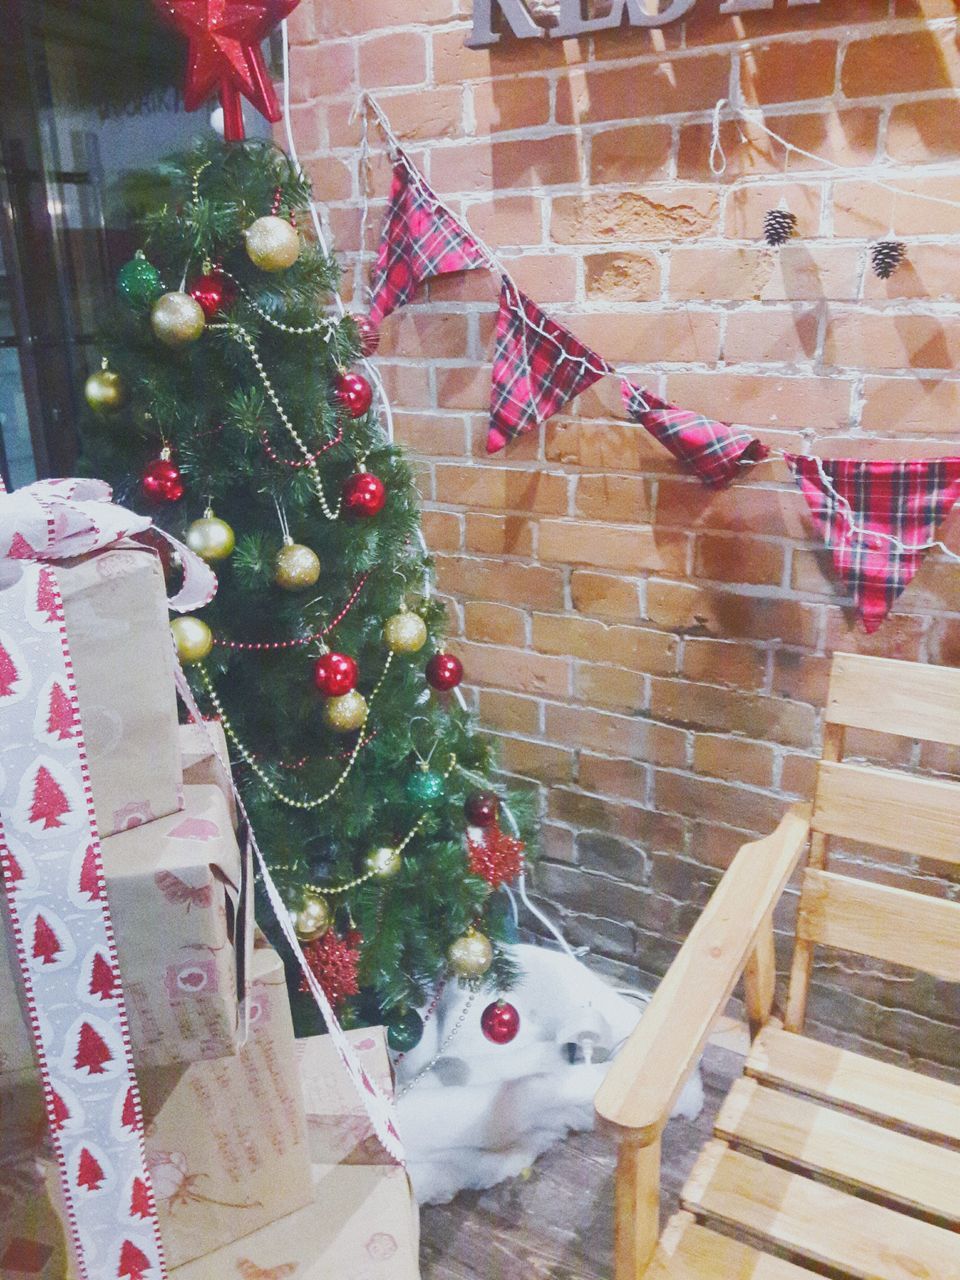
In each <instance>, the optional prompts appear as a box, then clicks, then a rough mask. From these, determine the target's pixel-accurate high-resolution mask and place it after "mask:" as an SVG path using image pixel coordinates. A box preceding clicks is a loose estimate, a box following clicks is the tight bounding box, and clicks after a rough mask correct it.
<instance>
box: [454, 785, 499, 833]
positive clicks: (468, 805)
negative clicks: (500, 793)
mask: <svg viewBox="0 0 960 1280" xmlns="http://www.w3.org/2000/svg"><path fill="white" fill-rule="evenodd" d="M463 811H464V813H465V814H466V815H467V821H468V822H469V823H470V825H471V827H489V826H492V825H493V823H494V822H496V820H497V815H498V814H499V812H500V801H499V800H498V799H497V797H496V796H495V795H494V793H493V792H492V791H471V792H470V794H469V795H468V796H467V799H466V801H465V803H464V806H463Z"/></svg>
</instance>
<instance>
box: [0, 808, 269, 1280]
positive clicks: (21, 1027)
mask: <svg viewBox="0 0 960 1280" xmlns="http://www.w3.org/2000/svg"><path fill="white" fill-rule="evenodd" d="M185 796H186V803H185V808H184V809H183V811H182V812H180V813H175V814H172V815H170V816H169V817H166V818H161V819H159V820H158V821H156V822H150V823H147V824H146V826H142V827H134V828H132V829H131V830H129V831H123V832H120V833H119V834H118V835H115V836H111V837H110V839H108V840H104V841H103V863H104V870H105V873H106V879H107V896H108V898H109V900H110V908H111V912H112V914H113V921H114V927H115V929H116V934H117V951H118V953H119V958H120V972H121V976H122V978H123V987H124V993H125V995H126V1001H127V1011H128V1013H129V1016H130V1029H131V1034H132V1039H133V1052H134V1058H135V1060H136V1062H137V1065H138V1066H164V1065H166V1064H168V1063H185V1062H195V1061H197V1060H200V1059H209V1058H219V1057H222V1056H224V1055H227V1054H232V1053H235V1052H236V1050H237V1048H238V1047H239V1045H240V1043H241V1042H242V1039H243V1035H244V1024H243V1017H242V1000H243V996H244V992H245V989H246V968H247V965H248V964H249V961H250V949H251V945H252V928H253V922H252V869H251V867H250V863H249V857H248V856H247V854H246V853H243V854H242V853H241V849H240V846H238V843H237V838H236V837H235V835H234V833H233V828H232V825H231V822H230V814H229V811H228V809H227V804H226V800H225V799H224V796H223V793H222V792H221V791H220V789H219V788H218V787H213V786H199V787H187V788H186V789H185ZM4 933H5V935H6V938H5V944H0V1075H2V1073H4V1072H30V1071H32V1070H33V1061H34V1060H33V1045H32V1040H31V1037H30V1032H29V1030H28V1025H27V1023H26V1021H25V1019H24V1017H23V1013H22V1005H21V998H22V992H21V988H20V982H19V978H18V976H17V975H18V972H19V971H18V968H17V965H16V961H15V959H14V956H13V953H12V939H11V938H10V930H9V928H6V927H5V928H4ZM0 1274H2V1273H0Z"/></svg>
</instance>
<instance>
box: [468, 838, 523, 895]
mask: <svg viewBox="0 0 960 1280" xmlns="http://www.w3.org/2000/svg"><path fill="white" fill-rule="evenodd" d="M470 832H471V833H473V832H476V835H474V834H468V835H467V854H468V857H469V863H470V872H471V874H472V875H475V876H479V877H480V879H481V880H486V882H487V884H489V885H490V886H491V887H492V888H494V889H499V888H500V886H501V885H502V884H509V883H511V882H512V881H514V880H516V878H517V876H518V875H519V874H520V872H521V871H522V870H523V851H524V849H525V848H526V846H525V845H524V843H523V841H522V840H515V839H514V838H513V836H508V835H505V834H504V833H503V832H502V831H501V830H500V828H499V826H498V825H497V823H496V822H494V823H492V824H491V825H490V826H489V827H483V828H480V827H475V828H470Z"/></svg>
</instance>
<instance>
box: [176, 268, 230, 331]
mask: <svg viewBox="0 0 960 1280" xmlns="http://www.w3.org/2000/svg"><path fill="white" fill-rule="evenodd" d="M187 292H188V293H189V294H190V297H191V298H192V299H193V300H194V302H198V303H199V304H200V308H201V310H202V311H203V314H204V315H205V316H206V317H207V319H208V320H212V319H213V317H214V316H215V315H216V314H217V312H218V311H223V310H224V308H225V307H229V306H230V304H231V303H232V302H234V301H235V299H236V296H237V291H236V289H235V287H234V285H233V281H232V280H228V279H227V277H226V276H225V275H221V274H220V272H219V271H209V272H207V273H206V275H202V276H197V278H196V280H194V281H193V282H192V284H191V285H190V288H189V289H188V290H187Z"/></svg>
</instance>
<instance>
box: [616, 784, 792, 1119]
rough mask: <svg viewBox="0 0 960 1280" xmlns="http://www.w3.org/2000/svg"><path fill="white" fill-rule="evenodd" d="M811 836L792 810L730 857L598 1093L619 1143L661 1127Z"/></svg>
mask: <svg viewBox="0 0 960 1280" xmlns="http://www.w3.org/2000/svg"><path fill="white" fill-rule="evenodd" d="M809 834H810V808H809V806H808V805H798V806H796V807H795V808H792V809H790V810H788V812H787V813H786V814H785V816H784V818H783V819H782V821H781V823H780V825H779V826H778V827H777V829H776V831H774V832H773V833H772V834H771V835H769V836H765V837H764V838H763V839H762V840H756V841H753V842H752V843H750V844H745V845H743V846H741V848H740V849H739V850H738V852H737V854H736V857H735V858H734V859H733V861H732V862H731V864H730V866H729V868H728V869H727V871H726V872H725V873H724V875H723V878H722V879H721V881H720V883H719V884H718V885H717V887H716V889H715V890H714V892H713V895H712V897H711V898H710V901H709V902H708V903H707V905H706V907H705V908H704V911H703V914H702V915H701V917H700V919H699V920H698V921H697V923H696V924H695V925H694V927H693V929H692V930H691V931H690V934H689V936H688V937H687V940H686V942H685V943H684V944H683V946H682V947H681V948H680V951H679V953H678V955H677V957H676V959H675V960H674V962H673V964H672V965H671V966H670V969H669V971H668V972H667V975H666V977H665V978H664V979H663V981H662V982H661V983H660V986H659V987H658V988H657V991H656V994H655V995H654V997H653V999H652V1000H651V1002H650V1004H649V1005H648V1006H647V1008H646V1010H645V1011H644V1014H643V1017H642V1018H641V1019H640V1023H639V1025H638V1026H637V1028H636V1030H635V1031H634V1032H633V1034H632V1035H631V1036H630V1038H629V1040H628V1041H627V1043H626V1044H625V1045H624V1046H623V1048H622V1049H621V1050H620V1052H619V1054H618V1055H617V1057H616V1058H615V1059H614V1062H613V1065H612V1066H611V1067H610V1070H609V1071H608V1072H607V1075H606V1077H605V1079H604V1082H603V1084H602V1085H601V1086H600V1089H599V1091H598V1092H597V1097H596V1103H595V1105H596V1110H597V1114H598V1116H599V1117H600V1119H601V1120H604V1121H606V1122H607V1123H608V1124H611V1125H614V1126H615V1127H617V1128H619V1129H622V1130H627V1131H628V1132H625V1133H623V1134H622V1135H621V1136H622V1137H624V1138H627V1137H629V1138H630V1139H631V1140H632V1141H633V1142H639V1143H640V1144H646V1143H650V1142H653V1141H655V1140H656V1138H657V1137H658V1136H659V1134H660V1133H661V1131H662V1130H663V1127H664V1125H665V1124H666V1123H667V1120H668V1119H669V1117H670V1112H671V1110H672V1108H673V1104H674V1102H675V1101H676V1099H677V1096H678V1095H679V1093H680V1090H681V1089H682V1088H683V1086H684V1084H685V1083H686V1080H687V1077H688V1076H689V1075H690V1072H691V1071H692V1070H693V1068H694V1066H695V1065H696V1063H697V1062H698V1061H699V1058H700V1054H701V1053H702V1052H703V1047H704V1045H705V1044H706V1042H707V1038H708V1036H709V1035H710V1031H711V1029H712V1027H713V1024H714V1022H715V1021H716V1019H717V1017H718V1016H719V1014H720V1013H721V1012H722V1011H723V1009H724V1007H725V1006H726V1003H727V1001H728V1000H729V998H730V995H731V993H732V991H733V988H734V987H735V986H736V984H737V979H738V978H739V977H740V975H741V973H742V972H743V969H744V967H745V965H746V963H747V960H748V959H749V956H750V954H751V952H752V950H753V948H754V944H755V942H756V939H757V935H758V933H759V931H760V929H761V927H762V925H763V922H764V919H765V917H766V916H767V914H768V913H769V912H770V911H771V910H772V909H773V907H774V906H775V905H776V903H777V901H778V899H779V897H780V895H781V894H782V893H783V890H784V888H785V887H786V884H787V881H788V880H789V879H790V877H791V875H792V874H793V872H794V869H795V868H796V866H797V864H798V863H799V861H800V858H801V856H802V854H803V851H804V848H805V846H806V843H807V837H808V836H809Z"/></svg>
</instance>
